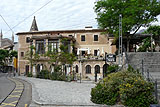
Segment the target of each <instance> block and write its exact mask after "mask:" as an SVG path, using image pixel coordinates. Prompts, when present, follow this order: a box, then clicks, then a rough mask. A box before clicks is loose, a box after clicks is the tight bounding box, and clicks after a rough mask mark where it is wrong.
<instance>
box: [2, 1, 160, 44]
mask: <svg viewBox="0 0 160 107" xmlns="http://www.w3.org/2000/svg"><path fill="white" fill-rule="evenodd" d="M95 1H96V0H1V3H0V15H1V16H2V17H3V18H4V20H5V21H6V22H7V24H8V25H9V26H10V28H12V30H13V32H14V34H16V33H18V32H27V31H29V30H30V27H31V24H32V20H33V17H34V16H35V17H36V21H37V25H38V29H39V30H40V31H44V30H67V29H84V28H85V26H92V27H93V28H97V26H98V24H97V22H96V19H95V18H96V17H97V16H96V13H95V12H94V9H93V8H94V3H95ZM2 17H0V29H2V32H3V37H4V38H9V39H11V37H12V31H11V30H10V28H9V27H8V26H7V24H6V23H5V22H4V20H3V19H2ZM158 19H160V16H159V17H158ZM153 24H154V25H159V24H160V20H159V21H158V22H154V23H153ZM142 29H143V28H142ZM15 41H18V37H17V36H16V35H15Z"/></svg>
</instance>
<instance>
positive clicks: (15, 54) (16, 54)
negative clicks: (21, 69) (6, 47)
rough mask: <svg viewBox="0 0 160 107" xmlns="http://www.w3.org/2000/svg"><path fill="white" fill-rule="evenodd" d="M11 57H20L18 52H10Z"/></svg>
mask: <svg viewBox="0 0 160 107" xmlns="http://www.w3.org/2000/svg"><path fill="white" fill-rule="evenodd" d="M10 57H11V58H13V57H16V58H17V57H18V52H17V51H11V52H10Z"/></svg>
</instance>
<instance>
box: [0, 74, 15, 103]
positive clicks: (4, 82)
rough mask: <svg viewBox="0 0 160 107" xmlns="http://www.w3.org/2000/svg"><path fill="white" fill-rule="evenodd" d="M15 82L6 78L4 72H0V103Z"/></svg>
mask: <svg viewBox="0 0 160 107" xmlns="http://www.w3.org/2000/svg"><path fill="white" fill-rule="evenodd" d="M14 87H15V83H14V82H12V81H10V80H8V79H7V74H6V73H0V103H1V102H2V101H3V100H4V98H6V97H7V96H8V94H9V93H10V92H11V91H12V90H13V89H14Z"/></svg>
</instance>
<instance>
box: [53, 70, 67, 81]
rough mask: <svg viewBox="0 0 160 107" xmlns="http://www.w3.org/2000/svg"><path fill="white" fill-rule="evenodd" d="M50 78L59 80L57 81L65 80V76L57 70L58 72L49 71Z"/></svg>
mask: <svg viewBox="0 0 160 107" xmlns="http://www.w3.org/2000/svg"><path fill="white" fill-rule="evenodd" d="M51 79H52V80H59V81H65V80H66V76H65V74H64V73H63V72H61V71H58V72H52V73H51Z"/></svg>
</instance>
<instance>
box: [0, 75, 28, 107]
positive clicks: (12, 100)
mask: <svg viewBox="0 0 160 107" xmlns="http://www.w3.org/2000/svg"><path fill="white" fill-rule="evenodd" d="M8 79H9V80H11V81H13V82H15V85H16V87H15V89H14V90H13V91H12V92H11V93H10V95H9V96H8V97H7V98H6V99H5V101H4V102H3V103H1V105H0V107H16V105H17V103H18V101H19V99H20V97H21V95H22V93H23V89H24V84H23V83H22V82H20V81H18V80H16V79H12V78H8ZM25 107H27V105H25Z"/></svg>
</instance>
